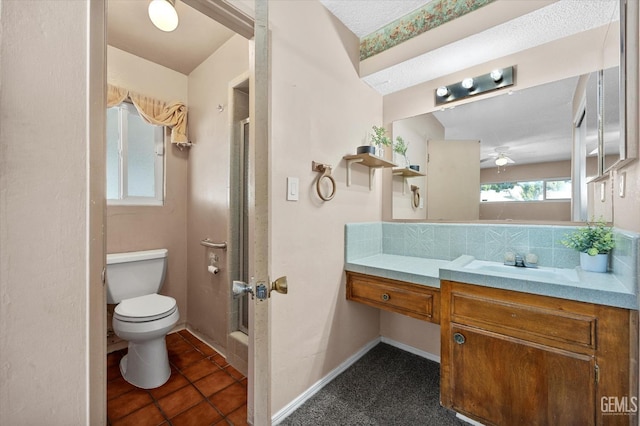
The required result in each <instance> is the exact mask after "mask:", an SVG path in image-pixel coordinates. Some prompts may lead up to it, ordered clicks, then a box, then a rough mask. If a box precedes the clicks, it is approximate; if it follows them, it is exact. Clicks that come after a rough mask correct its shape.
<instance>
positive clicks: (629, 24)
mask: <svg viewBox="0 0 640 426" xmlns="http://www.w3.org/2000/svg"><path fill="white" fill-rule="evenodd" d="M638 9H639V7H638V2H637V1H636V0H620V114H621V118H622V119H623V121H622V122H623V123H624V125H623V126H620V158H619V159H618V161H616V162H615V163H614V164H613V165H611V167H609V168H608V169H606V170H604V171H603V174H605V175H607V174H608V173H609V172H610V171H612V170H618V169H620V168H622V167H624V166H626V165H627V164H628V163H630V162H632V161H634V160H636V159H637V158H638V126H637V125H636V124H635V120H637V118H638V103H637V102H627V100H629V101H630V100H633V99H634V98H635V95H636V94H637V93H638V20H639V17H638ZM598 155H599V156H601V157H602V158H599V159H598V161H599V162H600V163H601V164H603V162H604V153H603V152H602V150H600V151H599V153H598Z"/></svg>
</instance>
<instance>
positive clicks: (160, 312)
mask: <svg viewBox="0 0 640 426" xmlns="http://www.w3.org/2000/svg"><path fill="white" fill-rule="evenodd" d="M176 309H177V306H176V300H175V299H174V298H173V297H169V296H163V295H161V294H146V295H144V296H140V297H133V298H131V299H124V300H123V301H122V302H120V303H119V304H118V306H116V309H115V310H114V313H113V316H114V317H115V318H118V319H119V320H121V321H128V322H145V321H153V320H156V319H160V318H164V317H166V316H169V315H171V314H172V313H173V312H174V311H175V310H176Z"/></svg>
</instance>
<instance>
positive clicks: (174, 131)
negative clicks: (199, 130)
mask: <svg viewBox="0 0 640 426" xmlns="http://www.w3.org/2000/svg"><path fill="white" fill-rule="evenodd" d="M127 98H129V99H131V102H133V105H134V106H135V107H136V109H137V110H138V113H139V114H140V116H141V117H142V118H143V119H144V120H145V121H146V122H147V123H150V124H155V125H158V126H167V127H169V128H171V143H175V144H186V143H188V142H189V140H188V139H187V106H186V105H185V104H183V103H182V102H175V103H172V104H167V103H166V102H163V101H160V100H157V99H153V98H149V97H147V96H143V95H140V94H138V93H133V92H130V91H129V90H127V89H123V88H121V87H117V86H113V85H111V84H109V85H108V92H107V107H108V108H110V107H112V106H116V105H118V104H120V103H121V102H123V101H124V100H125V99H127Z"/></svg>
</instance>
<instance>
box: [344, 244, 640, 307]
mask: <svg viewBox="0 0 640 426" xmlns="http://www.w3.org/2000/svg"><path fill="white" fill-rule="evenodd" d="M473 260H474V257H473V256H466V255H465V256H460V257H458V258H457V259H454V260H452V261H447V260H439V259H428V258H420V257H411V256H398V255H392V254H376V255H373V256H369V257H364V258H360V259H355V260H351V261H349V262H347V263H345V270H347V271H352V272H360V273H363V274H368V275H374V276H379V277H383V278H390V279H395V280H399V281H405V282H410V283H414V284H422V285H428V286H430V287H436V288H439V287H440V279H444V280H450V281H458V282H464V283H469V284H477V285H482V286H485V287H493V288H501V289H505V290H512V291H519V292H524V293H530V294H538V295H542V296H551V297H557V298H561V299H568V300H576V301H580V302H588V303H596V304H600V305H607V306H615V307H620V308H627V309H638V299H637V296H636V289H633V288H628V287H627V286H626V285H625V284H624V283H623V282H621V281H620V280H618V279H617V278H616V276H615V275H613V274H611V273H596V272H586V271H583V270H582V269H580V268H579V267H578V268H576V272H577V275H578V278H579V280H578V281H569V280H563V279H549V278H541V277H538V276H533V274H532V276H531V277H526V279H523V276H522V275H521V274H510V273H509V272H508V271H507V272H505V273H502V272H486V271H483V270H475V269H469V268H465V266H466V265H467V264H469V263H470V262H472V261H473ZM514 268H515V267H514ZM518 272H521V271H518Z"/></svg>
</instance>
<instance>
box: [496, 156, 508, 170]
mask: <svg viewBox="0 0 640 426" xmlns="http://www.w3.org/2000/svg"><path fill="white" fill-rule="evenodd" d="M508 162H509V160H507V157H505V156H504V155H502V154H500V155H499V156H498V158H496V166H498V167H502V166H506V165H507V163H508Z"/></svg>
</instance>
